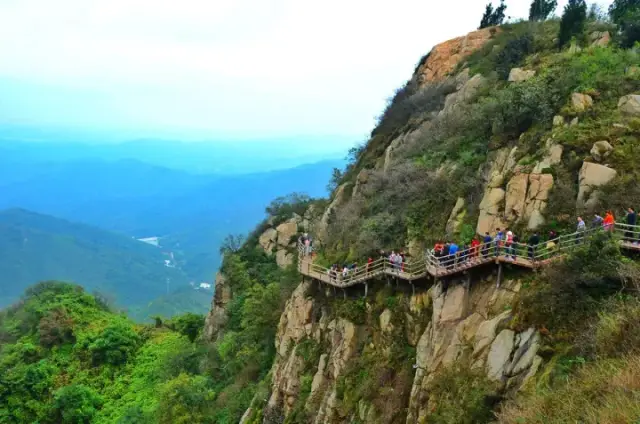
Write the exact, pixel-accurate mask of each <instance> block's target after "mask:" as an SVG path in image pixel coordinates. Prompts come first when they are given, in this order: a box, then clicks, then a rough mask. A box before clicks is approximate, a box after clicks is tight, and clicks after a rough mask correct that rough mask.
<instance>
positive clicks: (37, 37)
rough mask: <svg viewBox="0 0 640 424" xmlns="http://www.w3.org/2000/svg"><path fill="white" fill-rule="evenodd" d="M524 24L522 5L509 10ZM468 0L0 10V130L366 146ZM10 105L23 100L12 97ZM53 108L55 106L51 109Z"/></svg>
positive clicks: (465, 15) (122, 2) (463, 16)
mask: <svg viewBox="0 0 640 424" xmlns="http://www.w3.org/2000/svg"><path fill="white" fill-rule="evenodd" d="M507 4H508V6H509V8H508V15H511V16H517V17H524V16H526V14H527V12H528V2H527V1H524V0H511V1H508V2H507ZM483 9H484V4H483V2H479V1H477V0H457V1H448V2H433V1H427V0H421V1H414V0H394V1H392V2H389V1H384V0H325V1H323V2H301V1H295V0H262V1H260V0H234V1H229V0H227V1H219V0H181V1H168V0H92V1H84V0H58V1H55V2H51V1H47V0H2V1H0V56H1V57H2V58H3V60H2V61H1V62H0V90H4V89H5V88H7V86H8V85H9V84H10V85H12V87H13V93H14V96H12V97H13V98H14V99H13V100H12V99H7V98H6V97H5V98H4V99H3V100H0V114H2V116H1V117H0V119H2V120H4V121H10V120H14V121H15V120H20V121H28V122H33V123H42V124H47V123H58V124H66V125H85V126H86V125H89V126H103V127H118V126H120V127H138V128H141V129H144V130H145V131H155V132H157V133H161V132H162V130H163V128H179V129H184V130H185V131H188V130H193V129H199V130H201V131H205V132H207V131H208V132H210V133H211V134H227V135H234V136H239V137H242V136H260V135H268V136H272V135H296V134H316V135H317V134H326V135H327V136H329V135H334V134H339V135H350V136H352V137H353V138H354V141H357V139H358V138H364V137H365V136H366V134H367V133H368V132H369V131H370V130H371V127H372V126H373V124H374V117H375V116H376V115H377V114H379V113H380V112H381V110H382V108H383V107H384V101H385V98H386V97H388V96H389V95H391V94H392V92H393V90H394V89H395V88H397V87H399V86H400V85H401V84H402V83H403V82H404V81H405V80H406V79H407V78H409V77H410V74H411V71H412V70H413V66H414V65H415V63H416V62H417V61H418V59H419V58H420V56H422V55H423V54H425V53H426V52H428V51H429V49H430V48H431V47H432V46H433V45H435V44H437V43H438V42H441V41H444V40H447V39H449V38H452V37H455V36H459V35H462V34H465V33H467V32H468V31H471V30H473V29H475V27H476V26H477V24H478V22H479V20H480V16H481V14H482V12H483ZM16 97H19V98H20V99H19V100H17V99H16ZM54 105H57V106H58V107H54Z"/></svg>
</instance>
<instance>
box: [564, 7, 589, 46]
mask: <svg viewBox="0 0 640 424" xmlns="http://www.w3.org/2000/svg"><path fill="white" fill-rule="evenodd" d="M586 20H587V3H585V1H584V0H569V2H568V3H567V5H566V6H565V7H564V12H563V13H562V19H561V20H560V33H559V34H558V47H562V46H564V45H565V44H567V43H568V42H569V41H571V38H573V37H574V36H576V35H580V34H582V32H584V24H585V22H586Z"/></svg>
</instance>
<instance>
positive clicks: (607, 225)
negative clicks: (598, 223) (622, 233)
mask: <svg viewBox="0 0 640 424" xmlns="http://www.w3.org/2000/svg"><path fill="white" fill-rule="evenodd" d="M615 222H616V219H615V217H614V216H613V212H611V211H607V213H606V214H605V216H604V221H603V227H604V229H605V231H613V225H614V224H615Z"/></svg>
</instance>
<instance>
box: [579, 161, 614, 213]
mask: <svg viewBox="0 0 640 424" xmlns="http://www.w3.org/2000/svg"><path fill="white" fill-rule="evenodd" d="M617 174H618V173H617V172H616V170H615V169H612V168H609V167H606V166H604V165H599V164H597V163H593V162H584V163H583V164H582V168H580V174H579V178H578V180H579V188H578V199H577V201H576V207H577V208H578V209H579V210H582V209H584V208H585V206H587V202H588V201H589V200H590V198H593V197H594V195H595V196H597V191H596V190H595V188H597V187H600V186H602V185H605V184H607V183H609V182H610V181H611V180H613V179H614V178H615V177H616V175H617Z"/></svg>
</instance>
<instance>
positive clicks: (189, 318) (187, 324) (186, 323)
mask: <svg viewBox="0 0 640 424" xmlns="http://www.w3.org/2000/svg"><path fill="white" fill-rule="evenodd" d="M203 326H204V316H202V315H199V314H192V313H186V314H183V315H178V316H177V317H174V318H173V319H172V320H171V324H170V327H171V328H173V329H175V330H176V331H177V332H179V333H180V334H182V335H184V336H187V337H188V338H189V341H191V342H193V341H194V340H195V339H196V338H197V337H198V335H199V334H200V332H201V331H202V327H203Z"/></svg>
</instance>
